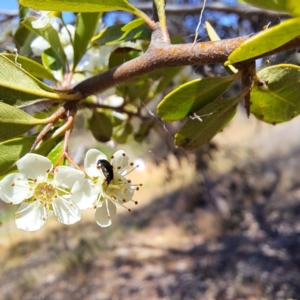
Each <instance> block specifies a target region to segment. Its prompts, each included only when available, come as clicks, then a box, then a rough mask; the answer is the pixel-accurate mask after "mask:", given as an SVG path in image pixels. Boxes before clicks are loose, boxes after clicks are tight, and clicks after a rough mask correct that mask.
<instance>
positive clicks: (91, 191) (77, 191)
mask: <svg viewBox="0 0 300 300" xmlns="http://www.w3.org/2000/svg"><path fill="white" fill-rule="evenodd" d="M100 192H101V188H100V186H98V185H95V184H93V182H92V181H91V180H87V179H85V180H83V181H81V182H79V181H77V182H76V183H75V184H74V186H73V188H72V190H71V194H72V195H71V201H72V202H73V203H74V204H75V205H77V206H78V207H79V209H81V210H85V209H87V208H92V207H94V205H95V202H96V200H97V198H98V196H99V193H100Z"/></svg>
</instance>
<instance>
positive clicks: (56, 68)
mask: <svg viewBox="0 0 300 300" xmlns="http://www.w3.org/2000/svg"><path fill="white" fill-rule="evenodd" d="M41 58H42V62H43V65H44V66H45V68H46V69H47V70H49V71H50V72H58V74H60V76H61V78H62V76H63V70H64V66H63V65H62V62H61V60H60V59H59V57H58V56H57V53H55V51H54V50H53V49H52V48H48V49H46V50H45V51H44V52H43V53H42V56H41Z"/></svg>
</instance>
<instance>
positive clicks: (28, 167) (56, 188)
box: [0, 149, 141, 231]
mask: <svg viewBox="0 0 300 300" xmlns="http://www.w3.org/2000/svg"><path fill="white" fill-rule="evenodd" d="M16 165H17V168H18V170H19V173H12V174H9V175H7V176H6V177H4V178H3V179H2V180H1V181H0V199H1V200H3V201H4V202H6V203H9V204H20V206H19V209H18V211H17V212H16V225H17V228H19V229H23V230H26V231H35V230H38V229H40V228H41V227H42V226H43V225H44V224H45V223H46V221H47V219H48V211H49V210H52V211H53V213H54V215H55V218H56V220H57V221H59V222H61V223H63V224H66V225H71V224H74V223H76V222H78V221H79V220H80V219H81V215H82V211H83V210H86V209H87V208H93V209H94V210H95V220H96V222H97V224H98V225H99V226H101V227H107V226H110V225H111V223H112V220H113V218H114V216H115V215H116V207H117V206H123V207H124V206H125V203H126V202H129V201H133V200H132V197H133V195H134V192H135V190H138V189H139V186H141V185H134V184H132V183H131V181H130V180H129V179H128V178H127V175H128V174H129V173H130V172H131V171H132V170H134V168H135V167H134V165H133V163H129V158H128V156H127V154H126V153H125V152H124V151H122V150H120V151H117V152H116V153H115V154H114V155H113V156H112V157H111V161H110V162H108V160H107V157H106V155H104V154H103V153H102V152H100V151H99V150H96V149H90V150H89V151H88V152H87V154H86V157H85V160H84V167H85V172H83V171H81V170H76V169H74V168H72V167H68V166H58V167H56V168H53V165H52V162H51V161H50V160H49V159H48V158H46V157H44V156H41V155H38V154H34V153H28V154H26V155H25V156H23V157H22V158H21V159H19V160H18V161H17V163H16ZM134 203H137V202H135V201H134ZM128 210H129V211H130V209H128Z"/></svg>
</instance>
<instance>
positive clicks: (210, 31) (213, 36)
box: [205, 21, 238, 74]
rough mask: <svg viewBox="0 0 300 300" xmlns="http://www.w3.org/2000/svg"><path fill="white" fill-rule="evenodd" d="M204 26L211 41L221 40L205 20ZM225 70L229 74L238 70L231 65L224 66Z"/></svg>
mask: <svg viewBox="0 0 300 300" xmlns="http://www.w3.org/2000/svg"><path fill="white" fill-rule="evenodd" d="M205 28H206V31H207V34H208V37H209V38H210V40H211V41H219V40H221V39H220V37H219V36H218V34H217V32H216V31H215V29H214V28H213V27H212V26H211V25H210V23H209V22H207V21H206V22H205ZM225 70H226V71H227V72H228V73H229V74H236V73H237V72H238V70H237V69H236V68H235V67H234V66H232V65H228V66H225Z"/></svg>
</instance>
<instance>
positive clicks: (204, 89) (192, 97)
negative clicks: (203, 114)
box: [157, 76, 235, 122]
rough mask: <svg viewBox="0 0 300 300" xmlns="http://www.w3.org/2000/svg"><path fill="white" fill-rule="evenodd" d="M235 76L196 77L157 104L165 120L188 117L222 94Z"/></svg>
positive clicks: (159, 112)
mask: <svg viewBox="0 0 300 300" xmlns="http://www.w3.org/2000/svg"><path fill="white" fill-rule="evenodd" d="M234 79H235V76H227V77H210V78H201V79H195V80H192V81H190V82H188V83H185V84H183V85H181V86H180V87H178V88H177V89H175V90H174V91H172V92H171V93H170V94H168V95H167V96H166V97H165V98H164V99H163V100H162V101H161V102H160V103H159V105H158V106H157V113H158V115H159V116H160V117H161V118H162V120H163V121H167V122H173V121H177V120H181V119H183V118H185V117H187V116H188V115H189V114H190V113H192V112H195V111H197V110H199V109H201V108H203V107H204V106H205V105H207V104H208V103H210V102H212V101H213V100H215V99H217V98H218V97H219V96H220V95H222V94H223V93H224V92H225V91H226V90H227V88H228V87H229V86H230V84H231V83H232V82H233V80H234Z"/></svg>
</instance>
